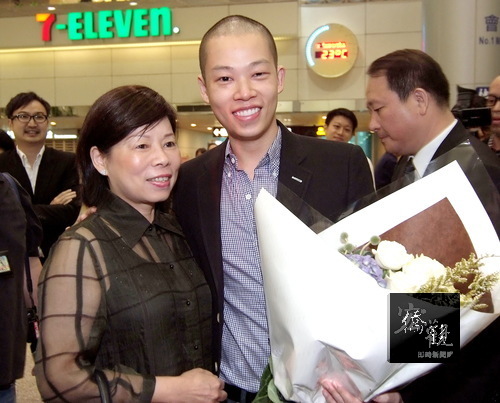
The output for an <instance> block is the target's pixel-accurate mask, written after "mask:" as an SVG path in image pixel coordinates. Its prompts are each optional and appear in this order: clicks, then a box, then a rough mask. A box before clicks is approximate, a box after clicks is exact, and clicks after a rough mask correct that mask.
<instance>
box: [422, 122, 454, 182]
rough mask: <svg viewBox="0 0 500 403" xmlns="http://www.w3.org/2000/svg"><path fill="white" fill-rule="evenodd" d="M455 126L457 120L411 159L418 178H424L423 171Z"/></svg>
mask: <svg viewBox="0 0 500 403" xmlns="http://www.w3.org/2000/svg"><path fill="white" fill-rule="evenodd" d="M456 124H457V120H456V119H454V120H453V122H451V124H450V125H449V126H448V127H446V128H445V129H444V130H443V131H442V132H441V133H439V134H438V135H437V136H436V137H435V138H434V139H432V140H431V141H430V142H429V143H427V144H426V145H425V146H423V147H422V148H421V149H420V151H419V152H418V153H416V154H415V157H414V158H413V165H415V169H416V170H417V172H418V174H419V176H420V177H422V176H424V173H425V170H426V169H427V166H428V165H429V163H430V162H431V160H432V157H433V155H434V154H435V153H436V151H437V149H438V148H439V146H440V145H441V143H442V142H443V141H444V139H445V138H446V136H448V134H449V133H450V132H451V129H453V127H455V125H456Z"/></svg>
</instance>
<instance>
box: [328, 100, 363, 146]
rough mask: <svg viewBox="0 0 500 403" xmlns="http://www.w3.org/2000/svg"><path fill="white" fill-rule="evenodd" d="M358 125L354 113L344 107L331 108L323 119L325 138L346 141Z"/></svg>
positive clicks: (350, 137)
mask: <svg viewBox="0 0 500 403" xmlns="http://www.w3.org/2000/svg"><path fill="white" fill-rule="evenodd" d="M357 127H358V119H357V118H356V115H355V114H354V113H353V112H352V111H350V110H349V109H346V108H337V109H332V110H331V111H330V112H328V114H327V115H326V119H325V137H326V139H327V140H333V141H343V142H344V143H348V142H349V141H350V140H351V139H352V136H354V133H356V128H357Z"/></svg>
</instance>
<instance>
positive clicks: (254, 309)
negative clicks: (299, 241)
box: [174, 16, 373, 403]
mask: <svg viewBox="0 0 500 403" xmlns="http://www.w3.org/2000/svg"><path fill="white" fill-rule="evenodd" d="M199 55H200V69H201V75H200V76H199V78H198V82H199V85H200V89H201V95H202V98H203V100H204V101H205V102H207V103H209V104H210V106H211V107H212V110H213V112H214V114H215V116H216V117H217V119H218V120H219V122H220V123H221V124H222V126H223V127H224V128H225V129H226V130H227V132H228V136H229V137H228V140H227V141H225V142H224V143H222V144H221V145H220V146H219V147H216V148H215V149H214V150H211V151H209V152H206V153H204V154H203V155H201V156H199V157H197V158H194V159H192V160H190V161H188V162H186V163H185V164H183V165H182V166H181V170H180V172H179V179H178V182H177V184H176V190H175V193H174V209H175V211H176V213H177V215H178V218H179V221H180V223H181V225H182V228H183V230H184V233H185V235H186V238H187V240H188V242H189V244H190V246H191V248H192V250H193V253H194V255H195V257H196V259H197V261H198V263H199V264H200V266H201V267H202V269H203V270H204V272H205V274H206V277H207V279H208V282H209V284H210V285H211V287H212V292H213V296H214V302H213V307H214V314H213V318H214V329H215V332H216V334H215V335H214V340H215V345H214V351H215V357H214V361H215V363H216V368H215V370H216V371H218V370H219V369H220V376H221V378H222V379H223V380H224V381H225V383H226V388H225V390H226V392H228V401H229V402H234V401H236V402H242V403H245V402H251V401H252V400H253V398H254V396H255V393H256V392H257V391H258V389H259V383H260V378H261V376H262V373H263V371H264V368H265V367H266V365H267V363H268V360H269V357H270V345H269V332H268V326H267V317H266V304H265V297H264V287H263V280H262V272H261V267H260V255H259V249H258V240H257V232H256V227H255V219H254V211H253V207H254V203H255V199H256V197H257V195H258V193H259V191H260V190H261V188H264V189H266V190H267V191H268V192H270V193H271V194H272V195H273V196H275V197H277V199H278V200H280V201H281V202H282V203H283V204H285V205H286V206H287V207H288V208H289V209H290V210H291V211H292V212H293V213H294V214H296V215H297V216H299V218H301V217H300V206H297V205H294V204H293V203H290V202H289V199H288V198H287V195H288V194H289V192H291V193H293V194H295V195H296V196H297V198H298V199H299V200H300V199H301V200H303V201H305V203H306V204H309V205H311V206H312V207H313V208H314V209H316V210H317V211H319V213H321V214H322V215H324V216H326V217H327V218H329V219H330V220H332V221H335V220H336V219H337V218H338V216H339V215H340V214H341V213H342V212H343V211H344V210H346V209H347V207H348V206H349V205H350V204H351V203H352V202H354V201H356V200H357V199H359V198H361V197H363V196H365V195H366V194H368V193H371V192H372V191H373V183H372V179H371V176H370V170H369V168H368V164H367V162H366V157H365V155H364V153H363V151H362V150H361V148H359V147H357V146H354V145H352V144H346V143H339V142H333V141H324V140H321V139H315V138H310V137H306V136H300V135H297V134H294V133H292V132H290V131H289V130H288V129H287V128H286V127H285V126H284V125H283V124H282V123H281V122H279V121H277V120H276V107H277V100H278V94H280V93H281V91H282V90H283V88H284V80H285V69H284V68H283V67H282V66H279V65H278V56H277V50H276V44H275V42H274V39H273V36H272V34H271V33H270V32H269V30H268V29H267V28H266V27H265V26H263V25H262V24H260V23H259V22H257V21H254V20H252V19H250V18H247V17H243V16H229V17H226V18H224V19H222V20H221V21H219V22H218V23H217V24H215V25H214V26H213V27H212V28H211V29H210V30H209V31H208V32H207V33H206V34H205V36H204V37H203V39H202V42H201V45H200V54H199ZM305 203H303V202H302V203H301V205H304V204H305ZM309 224H311V223H309ZM304 270H307V268H304ZM221 349H222V350H221ZM219 363H220V367H219Z"/></svg>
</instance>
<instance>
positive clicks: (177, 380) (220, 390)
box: [153, 368, 227, 403]
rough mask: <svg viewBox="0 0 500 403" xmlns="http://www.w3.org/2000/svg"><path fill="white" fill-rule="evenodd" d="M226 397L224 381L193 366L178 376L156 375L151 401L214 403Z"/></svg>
mask: <svg viewBox="0 0 500 403" xmlns="http://www.w3.org/2000/svg"><path fill="white" fill-rule="evenodd" d="M226 399H227V393H226V392H224V381H222V380H221V379H219V378H218V377H217V376H215V375H214V374H212V373H211V372H209V371H206V370H204V369H201V368H195V369H192V370H190V371H186V372H184V373H183V374H182V375H180V376H157V377H156V387H155V391H154V394H153V402H172V403H206V402H211V403H216V402H222V401H224V400H226Z"/></svg>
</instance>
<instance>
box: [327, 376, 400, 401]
mask: <svg viewBox="0 0 500 403" xmlns="http://www.w3.org/2000/svg"><path fill="white" fill-rule="evenodd" d="M320 383H321V386H322V387H323V396H324V397H325V399H326V401H327V403H361V402H362V400H360V399H359V398H357V397H356V396H354V395H352V394H351V393H349V392H348V391H347V389H345V388H344V387H342V386H341V385H340V384H338V383H336V382H335V381H331V380H329V379H323V380H322V381H321V382H320ZM371 402H376V403H403V399H402V397H401V395H400V394H399V393H398V392H387V393H382V394H381V395H378V396H377V397H375V398H374V399H373V400H371Z"/></svg>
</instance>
